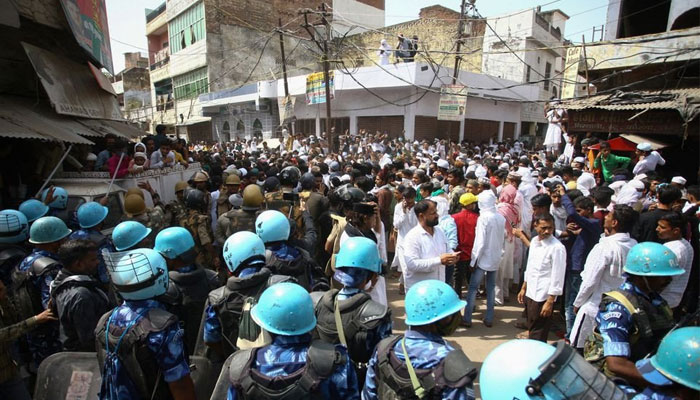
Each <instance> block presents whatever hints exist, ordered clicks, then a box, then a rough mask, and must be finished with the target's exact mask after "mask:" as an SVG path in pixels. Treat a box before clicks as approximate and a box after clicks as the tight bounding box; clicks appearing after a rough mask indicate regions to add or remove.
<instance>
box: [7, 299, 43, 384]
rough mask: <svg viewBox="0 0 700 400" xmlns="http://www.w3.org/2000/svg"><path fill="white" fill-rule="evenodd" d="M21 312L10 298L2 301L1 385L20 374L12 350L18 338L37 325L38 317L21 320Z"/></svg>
mask: <svg viewBox="0 0 700 400" xmlns="http://www.w3.org/2000/svg"><path fill="white" fill-rule="evenodd" d="M19 320H20V316H19V312H18V311H17V310H16V309H15V307H14V306H13V304H12V302H11V301H10V300H9V299H7V298H6V299H5V300H3V301H0V385H2V384H3V383H5V382H7V381H9V380H10V379H14V378H16V377H17V376H18V370H17V366H16V364H15V361H14V360H13V358H12V354H11V350H12V346H13V344H14V343H15V340H16V339H19V338H21V337H22V336H23V335H24V334H25V333H28V332H29V331H31V330H33V329H34V328H35V327H36V326H37V325H38V323H37V320H36V317H29V318H27V319H25V320H24V321H20V322H18V321H19Z"/></svg>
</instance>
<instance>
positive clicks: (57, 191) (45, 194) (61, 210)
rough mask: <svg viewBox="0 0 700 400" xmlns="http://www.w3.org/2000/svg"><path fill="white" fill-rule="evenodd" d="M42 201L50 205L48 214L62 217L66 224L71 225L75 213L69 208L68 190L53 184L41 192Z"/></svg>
mask: <svg viewBox="0 0 700 400" xmlns="http://www.w3.org/2000/svg"><path fill="white" fill-rule="evenodd" d="M41 201H43V202H44V204H46V205H47V206H49V211H48V213H47V215H49V216H53V217H58V218H60V219H61V220H62V221H63V222H64V223H65V224H66V226H70V225H71V224H72V223H73V222H75V221H74V215H73V213H72V212H71V211H70V210H68V209H67V207H68V192H67V191H66V189H64V188H62V187H59V186H51V187H50V188H46V189H44V190H43V191H42V192H41Z"/></svg>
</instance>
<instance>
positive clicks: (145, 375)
mask: <svg viewBox="0 0 700 400" xmlns="http://www.w3.org/2000/svg"><path fill="white" fill-rule="evenodd" d="M114 311H115V310H111V311H110V312H108V313H106V314H105V315H103V316H102V318H100V321H99V322H98V323H97V328H96V329H95V339H96V347H97V359H98V361H99V363H100V367H102V366H104V365H105V359H106V358H107V356H108V354H107V342H106V340H107V337H109V339H108V340H109V348H110V349H115V348H117V343H118V342H119V339H120V337H121V336H122V334H123V333H124V331H125V330H126V329H128V326H129V325H127V326H124V327H118V326H116V325H114V324H110V327H109V332H106V329H107V320H109V317H110V316H111V315H112V313H113V312H114ZM174 323H177V317H176V316H175V315H174V314H171V313H169V312H167V311H165V310H162V309H159V308H153V309H150V310H149V311H148V313H146V314H145V315H144V316H143V317H142V318H141V319H139V321H138V322H137V323H136V324H134V325H133V326H132V327H131V328H130V329H128V331H127V332H126V334H124V337H123V339H122V340H121V343H120V344H119V347H118V350H117V357H118V358H119V360H120V361H121V363H122V364H123V366H124V371H125V372H126V373H127V374H128V376H129V378H131V381H132V382H133V383H134V387H136V389H137V390H138V391H139V394H140V396H139V397H140V398H142V399H172V394H171V393H170V389H169V387H168V384H167V382H165V380H164V379H163V374H162V373H161V372H160V367H159V366H158V362H157V360H156V358H155V357H154V356H153V354H152V353H151V351H150V350H149V349H148V335H149V334H151V333H153V332H160V331H163V330H165V329H167V328H168V327H169V326H170V325H172V324H174ZM103 379H104V377H103Z"/></svg>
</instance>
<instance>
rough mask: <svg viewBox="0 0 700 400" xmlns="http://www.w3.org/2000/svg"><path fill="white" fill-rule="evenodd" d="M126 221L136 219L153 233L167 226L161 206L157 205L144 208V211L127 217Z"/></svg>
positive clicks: (155, 233)
mask: <svg viewBox="0 0 700 400" xmlns="http://www.w3.org/2000/svg"><path fill="white" fill-rule="evenodd" d="M127 221H136V222H140V223H142V224H143V225H144V226H145V227H146V228H151V229H152V230H153V235H157V234H158V232H160V231H162V230H163V229H165V228H167V227H168V226H167V225H166V216H165V211H164V210H163V207H161V206H160V205H157V206H155V207H153V208H151V209H146V212H144V213H142V214H139V215H135V216H133V217H132V218H128V219H127Z"/></svg>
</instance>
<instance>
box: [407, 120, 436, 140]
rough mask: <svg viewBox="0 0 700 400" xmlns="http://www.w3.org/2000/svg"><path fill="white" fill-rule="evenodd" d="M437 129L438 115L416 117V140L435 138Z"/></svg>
mask: <svg viewBox="0 0 700 400" xmlns="http://www.w3.org/2000/svg"><path fill="white" fill-rule="evenodd" d="M435 131H437V118H436V117H416V127H415V131H414V132H415V133H414V136H413V137H414V138H415V140H418V141H421V140H433V138H434V137H435Z"/></svg>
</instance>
